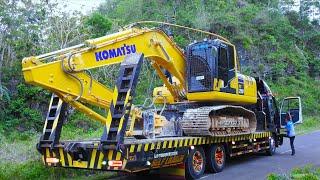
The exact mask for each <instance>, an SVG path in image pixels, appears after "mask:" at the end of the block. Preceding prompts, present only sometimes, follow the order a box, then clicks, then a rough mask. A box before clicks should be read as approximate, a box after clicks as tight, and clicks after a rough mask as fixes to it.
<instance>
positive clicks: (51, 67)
mask: <svg viewBox="0 0 320 180" xmlns="http://www.w3.org/2000/svg"><path fill="white" fill-rule="evenodd" d="M133 53H143V54H144V57H145V58H146V59H147V60H149V61H151V64H152V66H153V67H154V68H155V70H156V71H157V73H158V74H159V76H160V78H161V79H162V80H163V81H164V84H165V85H166V87H167V88H168V90H169V91H170V93H171V94H172V96H173V97H174V98H175V100H176V101H177V100H179V98H181V97H179V93H177V92H178V91H182V92H183V91H184V84H185V83H184V76H185V74H184V67H185V60H184V55H183V53H182V51H181V50H180V48H179V47H178V46H176V45H175V43H174V42H173V41H172V40H171V39H170V38H169V37H168V36H167V35H166V34H165V33H163V32H162V31H161V30H158V29H137V28H130V29H127V30H124V31H120V32H118V33H115V34H111V35H108V36H104V37H101V38H97V39H92V40H87V41H86V42H85V44H81V45H78V46H74V47H71V48H67V49H65V50H60V51H57V52H55V53H49V54H44V55H39V56H36V57H28V58H25V59H23V61H22V66H23V69H22V71H23V74H24V77H25V80H26V82H27V83H30V84H35V85H38V86H41V87H43V88H45V89H49V90H50V91H52V92H54V93H56V94H57V95H59V96H60V97H61V98H64V99H65V100H67V101H71V100H72V99H76V100H80V101H82V102H85V103H89V104H93V105H96V106H99V107H103V108H108V107H109V106H110V102H111V99H112V90H111V89H109V88H108V87H106V86H104V85H102V84H101V83H99V82H98V81H96V80H94V79H93V78H92V77H91V76H90V74H88V73H87V72H88V70H90V69H93V68H98V67H102V66H108V65H112V64H119V63H121V62H122V61H123V59H124V57H125V56H126V55H129V54H133ZM52 59H53V61H52ZM47 60H51V62H49V63H46V61H47ZM163 69H165V70H166V71H169V72H170V74H171V75H172V76H174V77H175V78H176V79H178V85H173V84H171V83H170V82H169V81H168V80H167V79H166V76H165V74H164V73H165V72H163ZM40 75H41V76H40ZM180 94H181V93H180ZM67 97H68V98H67Z"/></svg>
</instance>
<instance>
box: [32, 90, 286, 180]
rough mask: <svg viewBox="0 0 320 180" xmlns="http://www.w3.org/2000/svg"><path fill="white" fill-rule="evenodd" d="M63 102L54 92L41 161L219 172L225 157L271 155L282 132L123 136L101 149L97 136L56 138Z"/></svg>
mask: <svg viewBox="0 0 320 180" xmlns="http://www.w3.org/2000/svg"><path fill="white" fill-rule="evenodd" d="M66 107H67V106H66V103H63V101H62V100H61V99H60V98H59V97H58V96H56V95H54V94H53V96H52V98H51V101H50V106H49V111H48V115H47V118H46V121H45V126H44V129H43V134H42V136H41V138H40V141H39V143H38V145H37V149H38V151H39V152H40V153H41V154H42V159H43V162H44V164H45V165H46V166H53V167H66V168H80V169H92V170H104V171H118V172H128V173H139V172H143V171H149V170H153V169H160V170H163V169H164V168H166V167H170V168H171V169H170V170H168V169H166V170H164V171H162V172H165V173H167V174H169V175H178V176H182V177H185V178H187V179H196V178H199V177H201V175H202V174H203V173H204V171H205V170H208V171H209V172H221V171H222V170H223V169H224V167H225V164H226V158H227V157H234V156H238V155H242V154H247V153H253V152H261V151H265V152H266V153H267V154H269V155H272V154H273V153H274V151H275V148H276V146H278V145H280V144H279V142H281V141H282V140H281V138H282V136H281V134H280V135H279V134H275V133H273V132H271V131H258V132H253V133H250V134H239V135H229V136H179V137H178V136H175V137H156V138H153V139H136V138H134V137H124V141H123V143H122V144H120V146H119V147H117V148H114V149H112V148H110V147H109V148H105V147H104V145H103V144H102V143H101V139H94V140H86V141H83V140H81V141H60V135H61V130H62V125H63V122H64V118H65V116H63V113H62V112H64V111H65V109H66Z"/></svg>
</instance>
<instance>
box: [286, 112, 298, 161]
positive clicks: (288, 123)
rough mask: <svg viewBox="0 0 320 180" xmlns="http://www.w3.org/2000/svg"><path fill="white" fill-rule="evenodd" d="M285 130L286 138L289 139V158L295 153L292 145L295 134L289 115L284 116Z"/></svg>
mask: <svg viewBox="0 0 320 180" xmlns="http://www.w3.org/2000/svg"><path fill="white" fill-rule="evenodd" d="M286 130H287V136H288V138H290V146H291V156H293V155H294V154H295V153H296V152H295V149H294V145H293V142H294V138H295V135H296V134H295V132H294V125H293V122H292V117H291V115H290V113H287V115H286Z"/></svg>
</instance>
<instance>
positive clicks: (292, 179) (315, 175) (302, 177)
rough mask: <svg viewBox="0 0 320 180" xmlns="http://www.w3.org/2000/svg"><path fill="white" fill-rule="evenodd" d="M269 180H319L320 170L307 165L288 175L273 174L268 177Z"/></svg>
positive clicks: (293, 170)
mask: <svg viewBox="0 0 320 180" xmlns="http://www.w3.org/2000/svg"><path fill="white" fill-rule="evenodd" d="M267 179H268V180H319V179H320V168H319V167H314V166H312V165H307V166H305V167H302V168H294V169H292V170H291V172H289V173H288V174H275V173H272V174H270V175H269V176H268V177H267Z"/></svg>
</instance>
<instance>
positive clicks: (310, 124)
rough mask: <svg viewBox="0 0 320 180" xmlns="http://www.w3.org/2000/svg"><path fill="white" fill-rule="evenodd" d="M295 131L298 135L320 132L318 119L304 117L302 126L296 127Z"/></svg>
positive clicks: (319, 120) (319, 119)
mask: <svg viewBox="0 0 320 180" xmlns="http://www.w3.org/2000/svg"><path fill="white" fill-rule="evenodd" d="M295 130H296V133H297V134H298V135H300V134H306V133H309V132H312V131H315V130H320V118H318V117H314V116H312V117H305V118H304V119H303V123H302V124H299V125H296V127H295Z"/></svg>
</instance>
